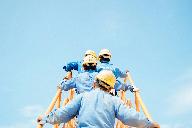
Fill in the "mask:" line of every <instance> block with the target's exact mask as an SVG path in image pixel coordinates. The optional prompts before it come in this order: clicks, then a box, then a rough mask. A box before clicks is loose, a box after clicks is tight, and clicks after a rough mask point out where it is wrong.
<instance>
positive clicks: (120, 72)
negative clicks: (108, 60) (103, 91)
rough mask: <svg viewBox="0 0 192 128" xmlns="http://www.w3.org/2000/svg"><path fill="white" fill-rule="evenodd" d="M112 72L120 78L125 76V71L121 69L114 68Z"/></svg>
mask: <svg viewBox="0 0 192 128" xmlns="http://www.w3.org/2000/svg"><path fill="white" fill-rule="evenodd" d="M114 72H115V74H116V76H118V77H120V78H126V77H127V74H126V72H125V71H121V70H120V69H119V68H114Z"/></svg>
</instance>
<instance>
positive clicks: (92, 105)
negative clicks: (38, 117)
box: [42, 88, 152, 128]
mask: <svg viewBox="0 0 192 128" xmlns="http://www.w3.org/2000/svg"><path fill="white" fill-rule="evenodd" d="M75 116H77V118H78V124H77V125H78V126H77V128H114V125H115V118H117V119H118V120H120V121H121V122H123V123H124V124H125V125H129V126H133V127H137V128H149V127H150V126H151V124H152V123H151V121H149V120H148V119H147V118H145V117H144V116H143V115H141V113H138V112H136V111H135V110H134V109H129V108H128V107H127V106H125V105H124V104H123V102H122V101H121V100H120V99H119V98H118V97H114V96H112V95H110V94H109V93H107V92H104V91H102V90H100V89H99V88H97V89H95V90H92V91H91V92H86V93H83V94H80V95H78V96H77V97H75V98H74V99H73V100H72V101H71V102H70V103H68V104H67V105H66V106H65V107H64V108H61V109H57V110H54V111H52V112H51V113H50V114H49V115H47V116H45V117H44V118H43V119H42V122H44V123H45V122H46V123H50V124H57V123H58V124H60V123H66V122H68V121H69V120H70V119H72V118H74V117H75Z"/></svg>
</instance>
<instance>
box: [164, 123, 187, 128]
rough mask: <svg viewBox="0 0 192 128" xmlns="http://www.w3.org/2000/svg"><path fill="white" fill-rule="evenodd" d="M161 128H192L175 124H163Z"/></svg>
mask: <svg viewBox="0 0 192 128" xmlns="http://www.w3.org/2000/svg"><path fill="white" fill-rule="evenodd" d="M161 128H190V126H186V125H184V124H177V123H175V124H162V125H161Z"/></svg>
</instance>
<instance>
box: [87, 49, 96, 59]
mask: <svg viewBox="0 0 192 128" xmlns="http://www.w3.org/2000/svg"><path fill="white" fill-rule="evenodd" d="M87 55H92V56H94V57H95V58H97V54H96V52H95V51H93V50H87V51H86V52H85V57H86V56H87Z"/></svg>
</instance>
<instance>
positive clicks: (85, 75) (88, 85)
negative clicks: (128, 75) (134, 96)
mask: <svg viewBox="0 0 192 128" xmlns="http://www.w3.org/2000/svg"><path fill="white" fill-rule="evenodd" d="M97 74H98V73H97V72H95V71H94V70H89V71H84V72H81V73H79V74H78V75H77V76H76V77H74V78H71V79H70V80H63V81H62V82H61V89H62V90H64V91H68V90H70V89H72V88H76V92H77V93H78V94H80V93H82V92H87V91H91V90H92V89H93V82H94V80H95V76H96V75H97ZM114 89H115V90H116V91H120V90H124V91H127V90H132V89H133V87H132V86H131V85H128V84H124V83H122V82H120V81H119V80H116V83H115V86H114Z"/></svg>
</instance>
